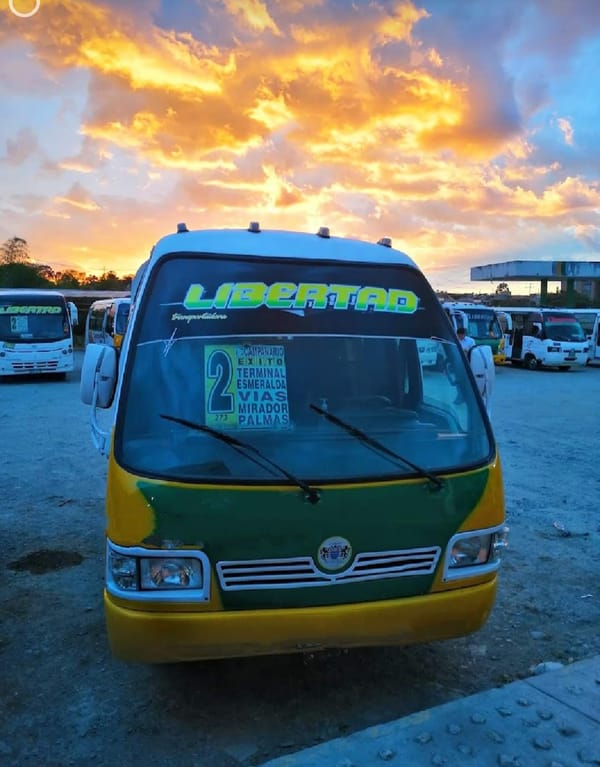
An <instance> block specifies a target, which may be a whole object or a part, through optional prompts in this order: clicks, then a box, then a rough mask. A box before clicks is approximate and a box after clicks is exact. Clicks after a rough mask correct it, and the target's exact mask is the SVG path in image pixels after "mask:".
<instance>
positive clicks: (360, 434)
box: [309, 403, 444, 490]
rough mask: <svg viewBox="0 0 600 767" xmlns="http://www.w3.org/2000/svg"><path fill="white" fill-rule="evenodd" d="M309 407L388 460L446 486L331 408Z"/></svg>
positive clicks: (436, 483)
mask: <svg viewBox="0 0 600 767" xmlns="http://www.w3.org/2000/svg"><path fill="white" fill-rule="evenodd" d="M309 407H310V408H311V409H312V410H314V411H315V412H316V413H319V415H322V416H323V418H326V419H327V420H328V421H331V423H334V424H335V425H336V426H339V427H340V428H341V429H344V431H346V432H348V434H350V435H352V436H353V437H355V438H356V439H358V440H359V441H360V442H362V443H363V444H365V445H367V446H368V447H370V448H372V449H373V450H374V451H376V452H377V453H379V454H382V455H383V456H384V457H385V458H387V459H388V460H390V459H392V460H393V461H394V462H396V463H397V462H398V461H401V462H402V463H404V464H406V466H410V468H411V469H413V471H415V472H417V474H420V475H421V476H422V477H427V479H428V480H429V481H430V482H432V483H433V484H434V485H435V487H436V489H437V490H441V489H442V487H443V486H444V483H443V482H442V480H441V479H440V478H439V477H436V475H435V474H432V473H431V472H430V471H428V470H427V469H424V468H422V467H421V466H417V464H416V463H413V462H412V461H409V460H408V458H404V456H401V455H398V453H395V452H394V451H393V450H390V448H389V447H386V446H385V445H384V444H383V442H380V441H379V440H378V439H375V437H371V436H369V435H368V434H366V433H365V432H364V431H362V430H361V429H359V428H358V427H356V426H353V425H352V424H351V423H348V422H347V421H343V420H342V419H341V418H338V417H337V416H336V415H333V413H330V412H329V410H324V409H323V408H322V407H319V406H318V405H313V404H312V403H310V405H309Z"/></svg>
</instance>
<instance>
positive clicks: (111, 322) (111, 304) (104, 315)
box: [85, 298, 131, 349]
mask: <svg viewBox="0 0 600 767" xmlns="http://www.w3.org/2000/svg"><path fill="white" fill-rule="evenodd" d="M130 307H131V298H103V299H101V300H99V301H94V302H93V304H92V305H91V306H90V308H89V311H88V313H87V317H86V321H85V345H86V346H87V345H88V344H89V343H94V344H108V345H109V346H114V347H115V349H120V348H121V346H122V344H123V336H124V335H125V331H126V330H127V322H128V320H129V310H130Z"/></svg>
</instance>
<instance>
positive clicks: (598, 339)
mask: <svg viewBox="0 0 600 767" xmlns="http://www.w3.org/2000/svg"><path fill="white" fill-rule="evenodd" d="M589 341H590V354H589V358H588V362H600V312H598V313H597V314H596V319H595V320H594V327H593V328H592V333H591V335H590V336H589Z"/></svg>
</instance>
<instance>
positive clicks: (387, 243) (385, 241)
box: [377, 237, 392, 248]
mask: <svg viewBox="0 0 600 767" xmlns="http://www.w3.org/2000/svg"><path fill="white" fill-rule="evenodd" d="M377 244H378V245H383V247H384V248H391V247H392V238H391V237H381V238H380V239H379V240H377Z"/></svg>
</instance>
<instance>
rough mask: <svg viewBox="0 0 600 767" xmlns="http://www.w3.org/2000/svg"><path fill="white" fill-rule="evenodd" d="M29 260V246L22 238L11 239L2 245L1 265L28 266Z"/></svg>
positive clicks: (0, 252) (0, 247)
mask: <svg viewBox="0 0 600 767" xmlns="http://www.w3.org/2000/svg"><path fill="white" fill-rule="evenodd" d="M29 260H30V256H29V245H28V244H27V240H24V239H23V238H22V237H11V238H10V239H9V240H6V242H4V243H3V244H2V245H0V264H26V263H28V262H29Z"/></svg>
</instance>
